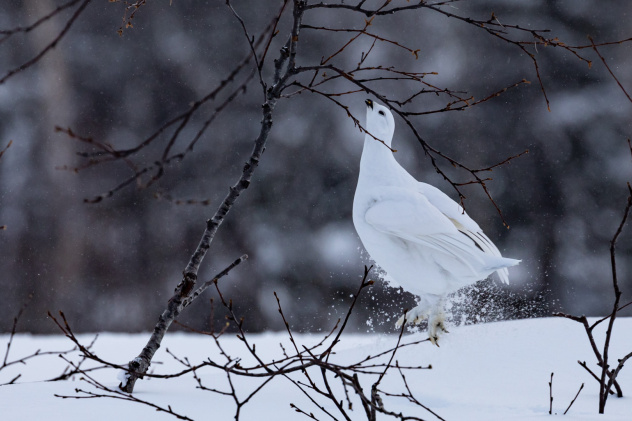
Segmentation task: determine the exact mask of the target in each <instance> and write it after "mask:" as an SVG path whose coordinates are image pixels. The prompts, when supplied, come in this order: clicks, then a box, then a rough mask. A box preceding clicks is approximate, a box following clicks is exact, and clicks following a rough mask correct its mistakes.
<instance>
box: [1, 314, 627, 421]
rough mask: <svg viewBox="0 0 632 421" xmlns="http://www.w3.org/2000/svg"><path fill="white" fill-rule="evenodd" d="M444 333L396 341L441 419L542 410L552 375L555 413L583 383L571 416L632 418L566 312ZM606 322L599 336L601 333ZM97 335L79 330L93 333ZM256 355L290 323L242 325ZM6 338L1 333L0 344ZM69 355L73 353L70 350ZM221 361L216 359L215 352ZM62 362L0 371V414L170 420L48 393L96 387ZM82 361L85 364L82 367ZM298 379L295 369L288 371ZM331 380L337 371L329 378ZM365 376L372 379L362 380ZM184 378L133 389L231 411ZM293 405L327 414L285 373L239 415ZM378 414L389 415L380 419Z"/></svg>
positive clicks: (214, 381) (623, 344)
mask: <svg viewBox="0 0 632 421" xmlns="http://www.w3.org/2000/svg"><path fill="white" fill-rule="evenodd" d="M450 330H451V332H450V333H449V334H447V335H446V336H444V337H443V338H442V339H441V342H440V344H441V347H440V348H437V347H434V346H432V345H431V344H430V343H428V342H424V343H421V344H419V345H415V346H411V347H405V348H403V349H401V350H399V351H398V353H397V355H396V360H397V361H398V362H399V364H400V365H428V364H431V365H432V367H433V368H432V369H431V370H420V371H414V372H409V373H408V374H407V380H408V382H409V385H410V387H411V389H412V391H413V393H414V395H415V397H416V398H417V399H418V400H419V401H420V402H421V403H423V404H424V405H426V406H427V407H429V408H431V409H432V410H433V411H435V412H436V413H437V414H439V415H440V416H441V417H443V418H444V419H446V420H535V419H543V418H547V417H550V416H549V414H548V410H549V386H548V382H549V379H550V375H551V372H554V373H555V375H554V379H553V397H554V402H553V411H554V414H557V415H558V416H562V413H563V412H564V410H565V409H566V407H567V406H568V404H569V403H570V401H571V400H572V398H573V397H574V396H575V394H576V393H577V390H578V389H579V386H580V385H581V383H585V388H584V390H583V391H582V392H581V394H580V395H579V397H578V399H577V401H576V402H575V403H574V405H573V406H572V408H571V409H570V411H569V413H568V414H567V415H566V416H565V418H566V419H568V420H629V419H631V417H632V400H631V399H630V398H629V397H627V396H626V397H624V398H622V399H617V398H614V397H611V398H610V399H609V400H608V404H607V407H606V415H605V416H599V415H598V414H597V401H598V384H597V382H596V381H595V380H593V379H592V378H591V377H590V375H589V374H588V373H587V372H586V371H585V370H584V369H583V368H581V367H580V366H579V365H578V364H577V360H582V361H583V360H585V361H587V362H588V364H589V366H591V367H594V368H595V370H597V367H596V365H595V364H594V362H595V359H594V356H593V354H592V351H591V349H590V346H589V344H588V341H587V340H586V338H585V335H584V332H583V328H582V327H581V326H580V325H579V324H578V323H575V322H572V321H570V320H565V319H554V318H548V319H529V320H518V321H509V322H498V323H489V324H480V325H474V326H462V327H452V328H451V329H450ZM631 331H632V319H618V320H617V322H616V324H615V335H614V343H613V344H612V347H611V357H612V358H613V359H614V360H615V361H616V358H620V357H622V356H623V355H625V354H626V353H627V352H630V351H632V335H630V334H629V332H631ZM602 334H603V332H601V333H600V334H598V335H597V337H598V338H602ZM423 335H425V333H419V334H406V335H405V337H404V342H412V341H414V340H418V339H422V338H423V337H424V336H423ZM147 337H148V336H147V335H146V334H141V335H124V334H102V335H100V336H99V339H98V340H97V341H96V344H95V347H94V350H95V351H96V353H97V354H99V355H100V356H102V357H104V358H106V359H109V360H111V361H113V362H125V361H127V360H129V359H130V357H132V356H134V355H136V354H137V353H138V352H139V350H140V349H141V348H142V346H143V344H144V342H145V341H146V340H147ZM92 338H93V335H92V336H90V335H82V336H81V339H82V340H83V341H84V342H85V343H89V342H90V341H91V340H92ZM249 338H250V340H251V341H252V342H255V343H256V344H257V349H258V350H260V353H261V355H262V357H264V359H266V358H275V357H277V358H278V357H280V355H281V350H280V347H279V343H280V342H283V343H284V344H285V346H286V349H288V348H287V347H288V346H290V347H291V345H290V344H289V342H288V339H287V334H286V333H266V334H258V335H254V334H253V335H250V336H249ZM295 339H296V340H297V342H299V343H304V344H313V343H315V342H318V341H319V340H320V339H321V336H319V335H295ZM7 340H8V336H7V335H4V336H0V346H2V347H3V348H4V344H6V342H7ZM396 340H397V337H396V336H395V335H377V334H375V335H347V336H343V340H342V343H340V344H339V346H338V347H337V350H338V352H337V354H336V355H335V356H334V357H333V358H332V359H333V360H335V361H336V362H339V363H341V364H343V363H351V362H356V361H358V360H361V359H362V358H363V357H365V356H366V355H369V354H373V355H374V354H377V353H379V352H381V351H383V350H386V349H389V348H391V347H392V346H394V344H395V342H396ZM221 341H222V344H223V346H224V347H225V350H226V351H227V352H228V353H229V354H232V355H234V356H237V355H243V356H244V357H246V353H245V350H244V349H243V345H242V344H241V342H240V341H239V340H237V339H236V338H235V337H234V336H232V335H227V336H226V337H224V338H222V339H221ZM68 348H72V346H71V344H70V343H69V342H68V340H67V339H65V338H63V337H60V336H30V335H18V336H17V337H16V338H15V340H14V343H13V345H12V348H11V354H10V356H9V360H12V359H16V358H18V357H21V356H25V355H27V354H29V353H31V352H33V351H35V350H36V349H41V350H42V351H62V350H65V349H68ZM165 348H169V350H171V351H172V352H174V353H175V354H176V355H178V356H179V357H184V356H187V357H188V358H189V360H190V361H191V362H194V363H195V362H199V361H202V360H204V359H205V358H207V357H208V356H211V357H212V358H218V359H219V358H220V357H219V356H218V355H217V350H216V347H215V345H214V343H213V341H212V340H210V339H209V338H208V337H204V336H201V335H192V334H182V333H176V334H171V335H168V336H167V337H166V338H165V341H164V346H163V348H161V350H160V351H159V352H158V354H157V356H156V359H155V361H160V362H162V364H155V365H154V366H153V367H155V370H156V371H157V372H171V371H177V370H179V369H181V366H180V365H179V363H177V362H176V361H174V360H173V358H171V357H170V356H169V355H168V354H166V352H165V350H164V349H165ZM73 358H74V359H75V360H76V359H77V356H75V357H73ZM218 361H219V360H218ZM65 366H66V364H65V363H64V361H63V360H61V359H60V358H59V357H57V356H42V357H38V358H35V359H33V360H30V361H28V363H27V364H26V365H18V366H12V367H9V368H6V369H5V370H2V371H0V383H5V382H8V381H10V380H11V379H12V378H13V377H15V375H17V374H18V373H22V374H23V376H22V377H21V378H20V379H19V380H18V384H14V385H7V386H2V387H0V419H2V420H43V419H46V420H52V421H55V420H79V419H90V420H112V419H116V420H139V419H152V420H169V419H173V420H175V419H176V418H174V417H173V416H171V415H168V414H164V413H158V412H155V411H154V410H152V409H151V408H149V407H147V406H145V405H139V404H137V403H130V402H125V401H121V400H114V399H105V398H99V399H85V400H75V399H61V398H57V397H55V396H54V395H55V394H57V395H68V396H75V395H76V392H75V388H82V389H84V390H94V389H92V388H91V387H90V386H89V385H87V384H86V383H85V382H83V381H80V379H79V378H78V377H75V378H74V380H71V381H61V382H42V381H41V380H45V379H48V378H51V377H55V376H57V375H59V374H60V372H61V371H62V370H63V368H64V367H65ZM85 367H88V365H86V366H85ZM390 373H391V374H389V375H388V376H387V378H386V379H385V380H384V382H383V386H384V388H387V389H389V390H392V391H393V392H401V391H403V386H402V380H401V377H399V375H398V374H397V372H396V371H395V370H393V371H392V372H390ZM91 374H93V375H94V376H95V378H97V379H99V380H100V381H102V382H103V383H104V384H106V385H108V386H111V387H115V386H116V384H118V381H117V380H116V372H115V370H110V369H107V370H102V371H98V372H93V373H91ZM199 375H200V376H201V377H202V378H203V382H204V385H205V386H207V387H215V388H218V389H222V390H227V388H228V385H227V382H226V376H225V374H224V373H223V372H221V371H218V370H212V369H210V368H206V369H203V370H201V371H200V372H199ZM294 378H295V379H300V378H301V376H300V375H298V374H297V375H296V376H294ZM259 383H260V382H259V381H252V380H243V381H240V382H238V383H237V384H236V388H237V390H238V393H239V395H240V398H242V399H243V398H245V397H246V396H247V395H248V394H249V393H250V391H251V390H253V389H254V388H255V387H256V386H257V385H258V384H259ZM332 383H333V381H332ZM619 383H620V384H621V387H622V389H623V392H624V395H626V393H628V394H630V393H632V368H628V367H626V368H624V370H623V371H622V373H621V374H620V376H619ZM366 384H367V385H368V387H370V384H371V382H370V379H367V381H366ZM195 386H196V383H195V381H194V380H193V379H192V378H191V377H190V376H185V377H181V378H176V379H171V380H162V379H152V380H150V381H146V380H143V381H139V383H138V384H137V386H136V392H135V396H138V397H139V398H141V399H144V400H148V401H150V402H154V403H156V404H157V405H160V406H163V407H166V406H167V405H171V407H172V408H173V410H174V411H175V412H178V413H180V414H184V415H186V416H188V417H190V418H192V419H195V420H211V419H212V420H229V419H233V417H234V410H235V405H234V403H233V401H232V398H231V397H227V396H221V395H218V394H213V393H210V392H207V391H202V390H199V389H196V388H195ZM290 403H294V404H296V405H298V406H299V407H300V408H301V409H304V410H306V411H307V412H314V415H315V416H316V417H317V418H318V419H323V420H324V419H331V418H329V417H328V416H326V415H324V414H323V413H322V412H319V410H318V408H316V407H315V406H314V405H313V404H312V403H311V402H310V401H309V400H308V399H307V398H306V397H305V396H304V395H303V394H302V393H301V392H300V391H299V390H298V389H297V388H296V387H295V386H294V385H292V383H290V382H289V381H288V380H286V379H283V378H281V377H279V378H276V379H275V380H274V381H272V382H271V383H270V384H268V385H267V386H266V387H265V388H264V389H263V390H262V391H261V392H260V393H259V394H257V395H256V396H255V397H254V398H253V400H252V401H251V402H249V403H248V404H247V405H246V406H244V408H243V409H242V413H241V418H240V419H244V420H285V419H308V418H307V417H306V416H305V415H301V414H298V413H296V412H295V411H294V410H293V409H292V408H291V407H290ZM321 403H322V404H324V405H325V408H326V409H327V410H329V411H331V412H332V413H333V414H336V412H335V411H336V409H335V407H334V406H333V405H332V404H327V403H326V401H323V400H321ZM384 403H385V405H386V406H388V407H390V408H392V409H393V410H397V411H402V412H403V413H405V414H408V415H415V416H417V417H420V418H423V419H426V420H432V419H436V418H435V417H434V416H433V415H432V414H430V413H428V412H426V411H424V410H422V409H420V408H418V407H416V406H413V405H412V404H409V403H407V402H406V401H405V400H404V399H397V398H386V397H385V400H384ZM352 415H353V416H354V417H355V418H354V419H365V417H364V412H363V411H362V409H361V407H360V405H359V404H358V403H356V404H355V406H354V411H352ZM378 419H387V418H379V417H378Z"/></svg>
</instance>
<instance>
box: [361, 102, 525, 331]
mask: <svg viewBox="0 0 632 421" xmlns="http://www.w3.org/2000/svg"><path fill="white" fill-rule="evenodd" d="M366 104H367V122H366V130H367V131H368V134H366V135H365V140H364V150H363V152H362V159H361V161H360V175H359V177H358V186H357V188H356V192H355V197H354V200H353V223H354V225H355V228H356V231H357V232H358V235H359V236H360V239H361V240H362V243H363V244H364V247H365V248H366V250H367V251H368V252H369V254H370V255H371V258H372V259H373V260H375V262H376V263H377V264H378V265H379V266H380V267H381V268H382V269H384V270H385V271H386V272H387V273H388V275H389V276H390V277H391V278H393V279H394V280H395V281H396V282H397V283H398V284H399V285H400V286H401V287H403V288H404V289H406V290H408V291H410V292H411V293H413V294H415V295H417V296H419V298H420V303H419V305H418V306H417V307H415V308H414V309H413V310H412V311H409V312H408V313H407V314H406V320H405V321H406V322H410V323H418V322H419V321H421V320H422V319H425V318H428V335H429V336H430V340H431V341H432V342H433V343H436V340H437V338H438V336H437V335H438V330H439V329H441V330H443V331H446V330H445V327H444V325H443V321H444V315H443V305H444V299H445V297H446V295H447V294H449V293H451V292H454V291H456V290H458V289H459V288H462V287H464V286H466V285H470V284H473V283H475V282H477V281H479V280H481V279H485V278H486V277H488V276H489V275H490V274H492V273H493V272H498V275H499V277H500V279H501V280H502V281H503V282H504V283H508V282H509V278H508V271H507V267H509V266H514V265H517V264H518V263H520V260H515V259H508V258H505V257H502V256H501V254H500V252H499V251H498V248H496V246H495V245H494V243H492V241H491V240H490V239H489V238H488V237H487V236H486V235H485V234H484V233H483V231H482V230H481V228H480V227H479V226H478V224H477V223H476V222H474V220H473V219H472V218H470V217H469V216H468V215H467V213H465V212H464V210H463V208H462V207H461V206H460V205H459V204H458V203H456V202H455V201H454V200H452V199H451V198H450V197H448V196H447V195H446V194H444V193H443V192H442V191H440V190H439V189H437V188H436V187H433V186H431V185H429V184H425V183H420V182H418V181H417V180H415V179H414V178H413V177H412V176H411V175H410V174H409V173H408V172H407V171H406V170H405V169H404V168H402V167H401V166H400V165H399V164H398V163H397V161H396V160H395V157H394V156H393V153H392V152H391V150H390V149H389V148H387V147H386V146H385V145H387V146H389V147H390V146H391V141H392V138H393V133H394V130H395V120H394V119H393V115H392V114H391V112H390V111H389V110H388V109H387V108H386V107H383V106H381V105H379V104H376V103H375V102H373V101H371V100H367V101H366ZM375 138H377V139H379V140H380V141H382V142H384V143H382V142H380V141H378V140H376V139H375ZM401 323H404V318H403V317H402V318H400V320H399V321H398V326H401Z"/></svg>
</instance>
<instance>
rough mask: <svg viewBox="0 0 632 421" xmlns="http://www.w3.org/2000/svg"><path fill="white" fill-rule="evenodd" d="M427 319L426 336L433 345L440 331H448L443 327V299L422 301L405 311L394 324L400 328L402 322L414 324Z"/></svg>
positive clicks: (436, 341)
mask: <svg viewBox="0 0 632 421" xmlns="http://www.w3.org/2000/svg"><path fill="white" fill-rule="evenodd" d="M426 319H428V338H429V339H430V342H432V344H433V345H437V346H439V344H438V340H439V334H440V332H445V333H448V330H447V329H446V327H445V314H444V313H443V300H437V302H435V303H432V304H431V303H428V302H426V303H423V304H420V305H418V306H417V307H415V308H413V309H412V310H410V311H407V312H406V314H404V315H403V316H402V317H400V318H399V319H398V320H397V323H395V326H396V327H398V328H401V327H402V325H403V324H404V323H406V324H409V325H416V324H419V323H421V322H422V321H424V320H426Z"/></svg>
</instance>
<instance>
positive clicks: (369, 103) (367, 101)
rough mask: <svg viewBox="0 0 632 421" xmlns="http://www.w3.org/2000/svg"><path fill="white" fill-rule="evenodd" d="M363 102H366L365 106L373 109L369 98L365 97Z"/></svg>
mask: <svg viewBox="0 0 632 421" xmlns="http://www.w3.org/2000/svg"><path fill="white" fill-rule="evenodd" d="M364 102H366V105H367V107H369V108H370V109H373V101H371V100H370V99H367V100H366V101H364Z"/></svg>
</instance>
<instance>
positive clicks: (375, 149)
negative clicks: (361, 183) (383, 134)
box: [360, 134, 401, 181]
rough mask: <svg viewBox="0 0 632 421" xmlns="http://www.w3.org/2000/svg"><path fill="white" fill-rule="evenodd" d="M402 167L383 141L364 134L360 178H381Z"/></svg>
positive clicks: (394, 172) (383, 178) (396, 171)
mask: <svg viewBox="0 0 632 421" xmlns="http://www.w3.org/2000/svg"><path fill="white" fill-rule="evenodd" d="M400 169H401V166H400V165H399V163H398V162H397V161H396V160H395V157H394V156H393V152H392V151H391V149H389V147H388V146H386V145H385V144H383V143H382V142H380V141H378V140H375V139H374V138H373V137H371V136H369V135H368V134H367V135H365V136H364V149H363V150H362V158H361V159H360V179H367V180H368V179H376V178H378V179H381V180H383V181H387V180H386V179H385V177H389V176H392V175H393V174H396V173H398V172H399V170H400Z"/></svg>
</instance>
